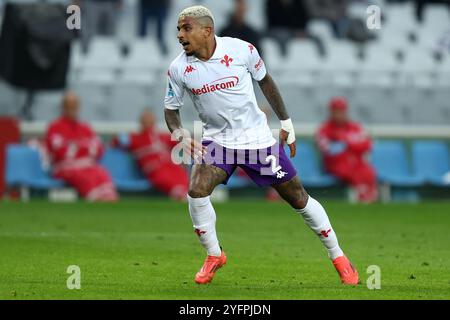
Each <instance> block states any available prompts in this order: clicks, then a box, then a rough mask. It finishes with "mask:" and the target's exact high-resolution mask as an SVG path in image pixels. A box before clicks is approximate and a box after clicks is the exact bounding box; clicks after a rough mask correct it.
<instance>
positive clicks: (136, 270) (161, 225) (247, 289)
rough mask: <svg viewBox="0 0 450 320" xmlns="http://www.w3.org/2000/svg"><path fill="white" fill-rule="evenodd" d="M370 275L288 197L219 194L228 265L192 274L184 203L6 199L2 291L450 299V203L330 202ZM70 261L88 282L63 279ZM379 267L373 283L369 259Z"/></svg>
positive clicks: (350, 249)
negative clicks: (344, 281)
mask: <svg viewBox="0 0 450 320" xmlns="http://www.w3.org/2000/svg"><path fill="white" fill-rule="evenodd" d="M323 204H324V205H325V207H326V209H327V211H328V213H329V216H330V218H331V220H332V223H333V225H334V228H335V230H336V231H337V234H338V237H339V239H340V244H341V246H342V248H343V249H344V251H345V252H346V253H347V255H348V256H349V258H350V259H351V260H352V262H353V263H354V264H355V266H356V267H357V268H358V270H359V273H360V278H361V284H360V285H359V286H357V287H345V286H342V285H341V284H340V283H339V280H338V276H337V273H336V271H335V270H334V268H333V266H332V264H331V263H330V261H329V260H328V258H327V256H326V252H325V250H324V249H323V248H322V246H321V244H320V241H319V240H318V239H317V237H316V236H315V235H314V234H313V233H312V232H311V231H310V230H309V229H308V228H307V227H306V225H305V224H304V223H303V220H302V219H301V217H299V216H298V215H297V214H296V213H294V212H293V211H292V210H291V209H290V208H289V207H288V206H287V205H286V204H284V203H266V202H264V201H263V200H255V201H242V200H241V201H239V200H236V201H231V202H229V203H225V204H216V205H215V207H216V211H217V214H218V221H217V223H218V231H219V236H220V238H221V244H222V246H223V247H224V250H225V252H226V253H227V255H228V263H227V265H226V266H225V267H224V268H223V269H221V270H220V271H219V272H218V273H217V275H216V278H215V279H214V281H213V282H212V283H211V284H209V285H206V286H199V285H197V284H195V283H194V281H193V277H194V274H195V273H196V272H197V270H198V269H199V268H200V266H201V264H202V262H203V259H204V257H205V256H204V252H203V250H202V249H201V247H200V245H199V244H198V241H197V238H196V235H195V233H194V232H193V230H192V227H191V221H190V218H189V214H188V212H187V206H186V204H180V203H172V202H169V201H164V200H153V199H148V200H146V201H145V200H124V201H122V202H120V203H117V204H90V203H81V202H80V203H75V204H51V203H48V202H44V201H34V202H31V203H27V204H21V203H12V202H3V203H0V299H449V298H450V254H449V252H450V203H449V202H431V203H423V204H416V205H414V204H412V205H406V204H390V205H382V204H377V205H350V204H347V203H342V202H330V201H323ZM69 265H78V266H79V267H80V269H81V289H80V290H69V289H67V286H66V281H67V278H68V277H69V276H70V274H68V273H67V267H68V266H69ZM370 265H377V266H379V267H380V269H381V289H380V290H369V289H368V288H367V286H366V280H367V278H368V277H369V274H368V273H367V267H368V266H370Z"/></svg>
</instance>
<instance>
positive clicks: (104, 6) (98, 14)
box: [73, 0, 122, 53]
mask: <svg viewBox="0 0 450 320" xmlns="http://www.w3.org/2000/svg"><path fill="white" fill-rule="evenodd" d="M73 2H74V3H75V4H77V5H79V6H80V8H81V11H82V15H83V16H82V20H81V24H82V26H81V47H82V50H83V52H84V53H86V52H87V51H88V50H89V43H90V41H91V40H92V38H93V37H94V36H96V35H102V36H114V35H115V34H116V28H117V20H118V16H119V15H118V11H119V9H120V6H121V5H122V0H75V1H73Z"/></svg>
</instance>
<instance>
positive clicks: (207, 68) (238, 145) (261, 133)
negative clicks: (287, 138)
mask: <svg viewBox="0 0 450 320" xmlns="http://www.w3.org/2000/svg"><path fill="white" fill-rule="evenodd" d="M167 74H168V81H167V90H166V96H165V99H164V105H165V108H167V109H170V110H178V109H180V108H181V107H182V106H183V96H184V92H185V91H186V92H187V93H188V94H189V95H190V97H191V99H192V101H193V103H194V106H195V108H196V110H197V112H198V114H199V117H200V119H201V120H202V122H203V140H211V141H214V142H216V143H218V144H220V145H222V146H224V147H226V148H232V149H260V148H267V147H270V146H272V145H273V144H275V143H276V140H275V138H274V137H273V136H272V133H271V131H270V128H269V126H268V124H267V119H266V115H265V114H264V112H262V111H261V109H260V108H259V107H258V104H257V102H256V97H255V92H254V90H253V83H252V78H253V79H255V80H256V81H260V80H261V79H263V78H264V77H265V76H266V68H265V65H264V61H263V60H262V59H261V57H260V56H259V53H258V51H257V50H256V48H255V47H254V46H253V45H252V44H250V43H248V42H245V41H242V40H240V39H236V38H229V37H217V36H216V50H215V52H214V54H213V56H212V57H211V58H210V59H209V60H208V61H201V60H200V59H198V58H196V57H195V56H187V55H186V53H185V52H184V51H183V52H182V53H181V54H180V55H179V56H178V57H177V58H175V60H173V62H172V63H171V65H170V68H169V71H168V73H167Z"/></svg>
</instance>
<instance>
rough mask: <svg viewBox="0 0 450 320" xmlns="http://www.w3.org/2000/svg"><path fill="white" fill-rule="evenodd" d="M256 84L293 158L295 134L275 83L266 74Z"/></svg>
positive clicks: (282, 141) (281, 138)
mask: <svg viewBox="0 0 450 320" xmlns="http://www.w3.org/2000/svg"><path fill="white" fill-rule="evenodd" d="M258 84H259V87H260V88H261V91H262V92H263V94H264V96H265V97H266V99H267V101H268V102H269V104H270V106H271V108H272V109H273V111H274V112H275V114H276V115H277V117H278V119H280V121H281V130H280V140H281V143H282V144H283V145H284V143H286V142H287V144H288V146H289V149H290V150H291V158H293V157H294V156H295V153H296V146H295V132H294V127H293V125H292V121H291V118H289V115H288V113H287V110H286V106H285V105H284V102H283V98H282V97H281V94H280V91H279V90H278V87H277V85H276V84H275V81H273V79H272V77H271V76H270V74H268V73H267V74H266V76H265V77H264V78H262V79H261V81H259V82H258Z"/></svg>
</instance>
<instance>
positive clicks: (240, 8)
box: [219, 0, 262, 56]
mask: <svg viewBox="0 0 450 320" xmlns="http://www.w3.org/2000/svg"><path fill="white" fill-rule="evenodd" d="M246 13H247V1H246V0H234V11H233V13H232V14H231V15H230V18H229V20H228V23H227V25H226V26H225V27H224V28H223V29H222V30H221V31H220V33H219V36H221V37H233V38H239V39H241V40H244V41H247V42H250V43H251V44H253V45H254V46H255V47H256V49H258V51H259V53H260V55H261V56H262V51H261V46H260V35H259V33H258V31H256V30H254V29H253V28H252V27H251V26H249V25H248V24H247V23H246V22H245V15H246Z"/></svg>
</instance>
